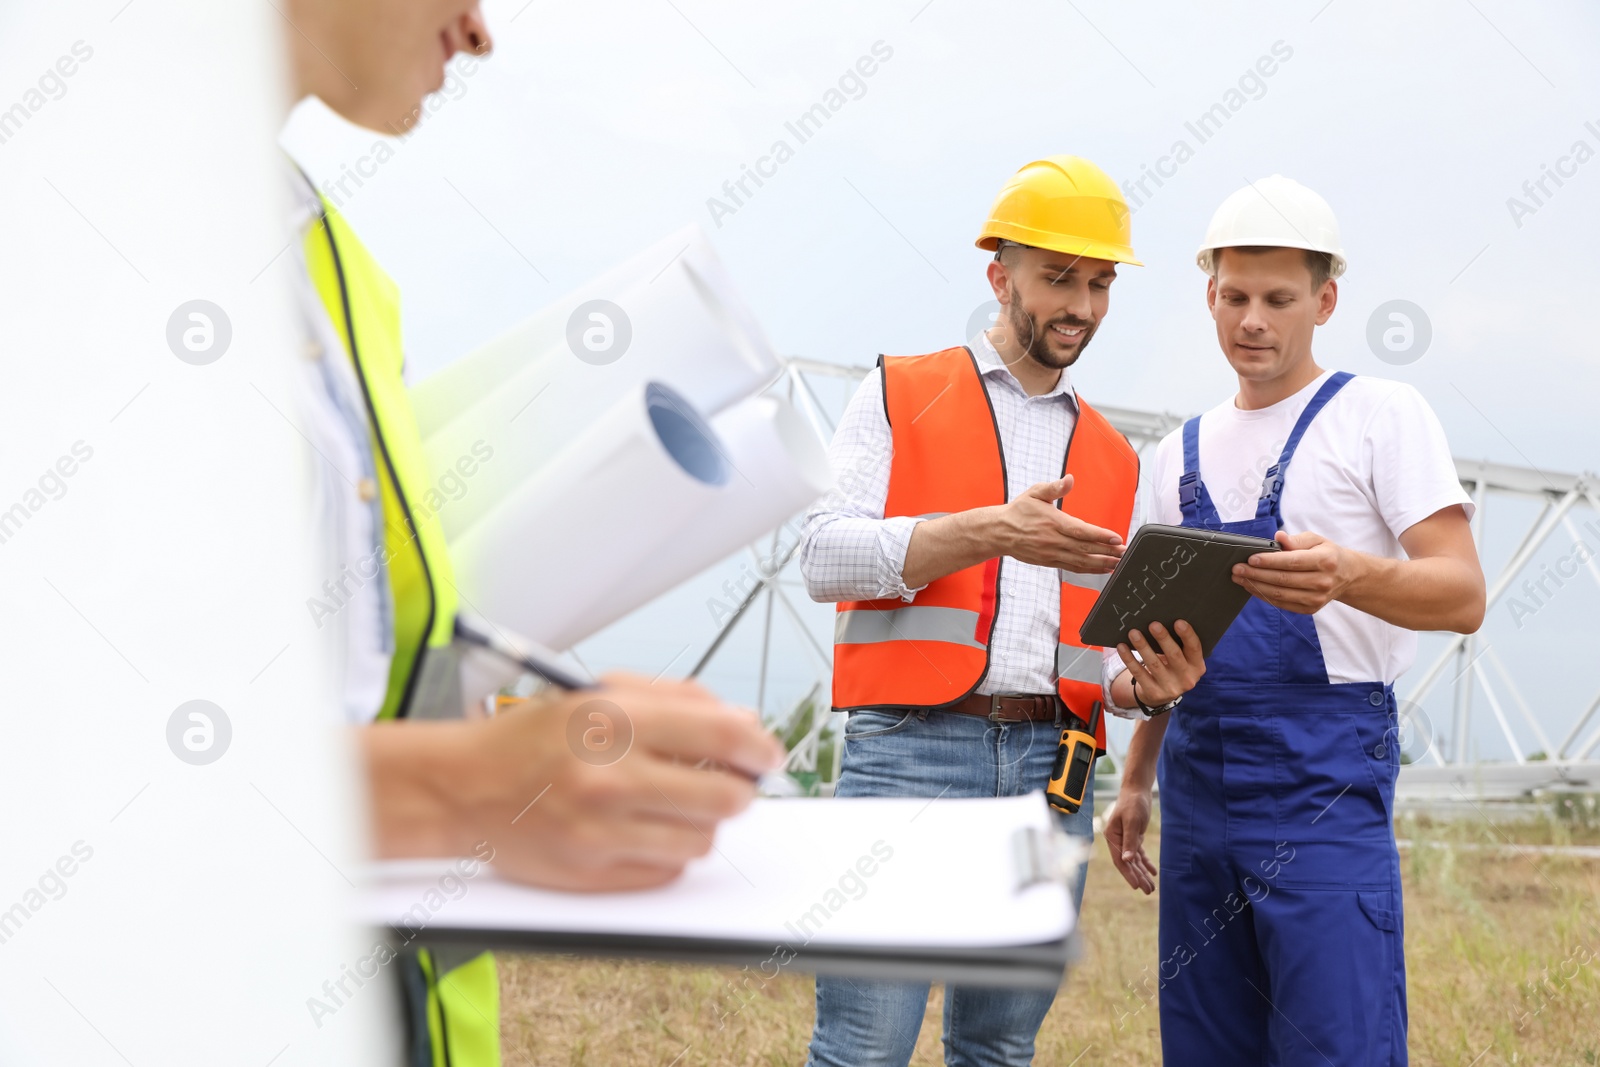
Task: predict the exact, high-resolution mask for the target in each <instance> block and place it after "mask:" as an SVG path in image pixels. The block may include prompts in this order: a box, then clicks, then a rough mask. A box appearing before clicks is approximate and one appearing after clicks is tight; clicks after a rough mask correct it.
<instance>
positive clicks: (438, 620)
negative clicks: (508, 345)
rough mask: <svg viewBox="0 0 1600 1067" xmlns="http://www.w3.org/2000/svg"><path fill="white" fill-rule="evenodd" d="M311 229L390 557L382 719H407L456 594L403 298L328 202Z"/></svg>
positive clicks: (310, 245) (316, 271)
mask: <svg viewBox="0 0 1600 1067" xmlns="http://www.w3.org/2000/svg"><path fill="white" fill-rule="evenodd" d="M322 207H323V218H322V221H321V222H318V223H316V224H314V225H312V227H311V228H310V229H309V230H308V231H307V233H306V239H305V253H306V267H307V269H308V270H309V271H310V274H311V281H312V284H314V285H315V286H316V289H317V293H318V295H319V296H321V297H322V303H323V306H324V307H326V308H327V311H328V317H329V319H330V320H332V322H333V326H334V329H335V330H336V331H338V334H339V336H340V337H342V338H344V342H345V347H346V348H347V349H348V350H349V356H350V359H351V361H352V362H353V363H354V364H355V368H356V376H357V377H358V378H359V379H360V380H361V391H362V394H363V398H364V400H365V402H366V406H367V421H368V423H369V427H368V428H369V430H370V431H371V435H372V453H373V460H374V464H373V465H374V466H375V467H376V468H377V470H378V489H379V492H380V493H381V494H382V497H383V540H384V555H385V557H386V558H387V560H388V571H389V586H390V588H391V590H392V591H393V593H394V657H393V659H392V660H391V661H390V664H389V689H388V692H387V693H385V694H384V698H383V708H382V710H381V711H380V712H379V713H378V717H379V718H380V719H392V718H395V717H396V716H404V715H405V714H406V713H407V711H408V710H409V708H410V704H411V699H412V695H413V693H414V692H415V691H416V687H417V682H418V679H419V677H420V675H421V673H422V660H423V656H422V650H423V648H424V646H425V645H434V646H441V645H448V644H450V641H451V639H452V637H453V635H454V633H455V620H456V587H455V577H454V575H453V573H452V572H451V570H450V557H449V555H448V554H447V552H446V549H445V540H444V529H443V527H441V526H440V525H439V517H438V515H437V514H435V513H433V512H432V511H430V510H427V509H426V508H423V509H418V508H416V507H415V506H414V503H413V502H414V501H417V500H418V499H420V496H421V494H422V493H424V492H425V491H426V488H427V486H428V484H429V479H428V467H427V459H426V457H424V455H423V453H422V435H421V434H420V433H419V432H418V431H417V420H416V416H415V415H414V414H413V412H412V410H411V399H410V397H409V396H408V395H407V393H406V385H405V379H404V378H403V377H402V375H401V368H402V364H403V362H404V358H405V356H404V349H403V348H402V346H401V340H400V292H399V290H398V289H397V288H396V286H395V284H394V281H393V280H392V279H390V277H389V275H388V274H386V273H384V270H383V268H382V267H380V266H378V263H377V261H376V260H374V259H373V258H372V256H371V255H370V254H369V253H368V252H367V250H366V248H365V247H363V246H362V244H361V242H360V241H359V240H357V239H356V235H355V233H354V231H352V230H351V229H350V226H349V224H348V223H346V222H345V221H344V219H343V218H341V217H340V216H339V215H338V213H337V212H335V211H334V210H333V208H332V207H330V206H329V205H328V203H327V201H326V200H323V202H322Z"/></svg>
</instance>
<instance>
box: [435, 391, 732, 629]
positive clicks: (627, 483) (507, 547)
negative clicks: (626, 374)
mask: <svg viewBox="0 0 1600 1067" xmlns="http://www.w3.org/2000/svg"><path fill="white" fill-rule="evenodd" d="M726 455H727V450H726V446H724V445H723V444H722V442H720V441H719V440H718V439H717V437H716V433H715V431H714V430H712V428H711V426H710V425H709V424H708V423H707V422H706V421H705V419H703V418H702V417H701V416H700V415H699V414H698V413H697V412H696V411H695V410H694V408H693V407H692V406H691V405H690V404H689V402H688V401H687V400H686V399H685V398H684V397H683V396H682V395H681V394H680V393H678V392H677V391H675V390H674V389H672V388H670V387H668V386H666V385H663V384H661V383H659V382H647V383H641V384H640V385H637V386H635V387H634V388H632V389H631V390H629V391H628V392H627V393H626V394H625V395H624V396H623V397H622V398H621V399H620V400H619V401H617V402H616V403H614V404H612V405H611V407H610V408H609V409H608V410H607V411H605V412H604V414H603V415H602V416H601V417H600V418H599V419H598V420H596V421H595V422H594V423H593V424H592V425H591V426H590V427H589V428H588V429H587V430H585V431H584V432H582V433H581V434H579V435H577V436H576V437H575V438H574V439H573V440H572V441H571V442H570V443H569V444H568V446H567V447H566V448H565V449H564V450H562V452H561V454H560V455H559V456H558V457H556V458H555V459H554V460H552V461H551V462H549V463H546V464H544V465H543V467H542V468H541V469H540V470H539V471H538V473H537V474H535V475H534V476H532V477H531V478H528V479H527V480H525V481H523V482H522V483H521V484H520V485H518V486H516V487H515V489H514V490H513V491H512V492H511V493H510V494H509V495H507V496H506V497H505V498H504V499H503V500H501V501H499V502H498V503H497V504H496V505H495V506H494V507H493V508H492V509H490V511H489V512H488V513H487V514H486V515H485V516H484V518H483V521H481V522H479V523H477V524H475V525H474V526H473V527H472V528H471V529H470V530H468V531H467V532H466V533H465V534H464V535H463V536H462V537H461V538H460V539H459V540H457V541H455V542H453V543H452V545H451V551H452V554H453V556H454V558H455V568H456V572H457V583H458V586H459V588H460V591H461V600H462V605H463V607H464V608H466V609H467V610H469V611H472V612H474V613H476V614H478V615H482V616H484V617H486V618H488V619H491V620H493V621H494V622H495V623H497V624H499V625H502V626H505V627H507V628H509V629H511V630H513V631H515V632H517V633H521V634H525V635H526V636H528V637H529V638H532V639H533V640H535V641H538V642H541V643H543V644H546V645H550V646H552V647H555V648H564V647H567V646H566V645H563V644H561V643H560V642H559V641H557V640H554V639H553V638H555V637H558V636H560V635H561V634H562V633H563V632H564V630H563V628H564V627H565V626H567V625H569V623H570V620H571V619H572V618H573V616H574V615H576V614H577V613H578V612H580V611H581V610H584V609H585V608H586V607H587V606H588V605H589V604H591V603H592V602H593V601H594V600H595V598H596V597H597V596H598V595H601V594H604V593H607V592H609V591H610V590H611V589H612V588H613V586H615V585H616V584H617V581H618V576H619V575H624V574H633V573H636V572H639V571H642V570H645V569H647V568H649V567H651V566H656V565H660V564H662V563H663V562H668V561H663V560H661V559H660V557H661V555H662V554H663V553H667V552H670V551H671V550H672V548H673V546H674V544H675V537H674V535H675V533H676V532H677V531H678V530H680V529H682V528H683V527H684V526H685V525H687V524H688V523H689V521H690V520H691V519H692V517H693V516H694V515H695V514H696V513H697V512H701V511H705V510H707V509H709V508H711V507H712V506H714V505H715V504H717V503H719V502H720V498H721V497H722V496H723V495H725V493H726V492H727V486H728V482H729V479H730V477H731V476H732V474H733V471H732V467H731V466H730V464H729V462H728V460H727V459H726V458H725V457H726Z"/></svg>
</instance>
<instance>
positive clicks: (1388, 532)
mask: <svg viewBox="0 0 1600 1067" xmlns="http://www.w3.org/2000/svg"><path fill="white" fill-rule="evenodd" d="M1332 373H1333V372H1332V371H1326V372H1324V373H1323V374H1322V375H1320V376H1319V377H1318V378H1317V380H1316V381H1314V382H1312V383H1311V384H1310V385H1308V386H1306V387H1305V388H1304V389H1302V390H1300V391H1299V392H1298V393H1295V394H1294V395H1293V396H1291V397H1289V398H1288V399H1286V400H1281V401H1279V402H1278V403H1276V404H1273V405H1272V406H1271V407H1266V408H1261V409H1259V410H1256V411H1242V410H1240V409H1239V408H1236V407H1234V402H1233V400H1232V399H1229V400H1228V401H1227V402H1226V403H1223V404H1220V405H1218V406H1217V407H1215V408H1212V409H1211V410H1210V411H1208V412H1206V413H1205V415H1204V416H1202V417H1201V419H1200V480H1201V481H1202V482H1204V483H1205V485H1206V488H1207V489H1208V490H1209V491H1210V493H1211V501H1212V503H1213V504H1214V505H1215V506H1216V509H1217V514H1218V516H1219V517H1220V518H1221V519H1222V521H1223V522H1239V521H1242V520H1245V519H1252V518H1254V517H1255V513H1256V501H1257V500H1258V499H1259V498H1260V496H1261V483H1262V479H1263V476H1264V475H1265V474H1266V470H1267V468H1268V467H1270V466H1272V464H1274V463H1276V462H1277V460H1278V456H1279V454H1280V453H1281V452H1282V451H1283V446H1284V442H1285V441H1287V440H1288V439H1289V434H1290V432H1291V431H1292V430H1293V429H1294V424H1295V421H1296V420H1297V419H1298V418H1299V417H1300V413H1301V412H1302V411H1304V410H1305V406H1306V404H1308V403H1310V401H1311V398H1312V397H1313V396H1315V395H1316V392H1317V390H1318V389H1320V388H1321V387H1322V383H1323V382H1325V381H1326V380H1327V379H1328V376H1329V375H1330V374H1332ZM1182 475H1183V429H1182V427H1179V428H1178V429H1176V430H1174V431H1173V432H1172V433H1169V434H1168V435H1167V436H1166V437H1164V438H1163V439H1162V441H1161V443H1160V444H1159V445H1157V446H1156V454H1155V462H1154V464H1152V469H1151V478H1152V479H1153V481H1154V491H1153V492H1152V493H1151V512H1150V514H1148V515H1147V516H1146V518H1147V519H1148V521H1150V522H1158V523H1166V524H1168V525H1172V526H1177V525H1179V524H1181V523H1182V521H1183V513H1182V510H1181V509H1180V508H1179V506H1178V479H1179V478H1180V477H1181V476H1182ZM1452 504H1461V505H1464V506H1465V507H1466V509H1467V515H1468V517H1469V518H1470V517H1471V515H1472V511H1473V507H1472V502H1471V498H1470V497H1469V496H1468V495H1467V493H1466V490H1465V489H1463V488H1462V487H1461V482H1460V481H1459V480H1458V479H1457V477H1456V467H1455V461H1454V460H1452V459H1451V457H1450V446H1449V443H1448V442H1447V441H1446V440H1445V436H1444V429H1443V428H1442V427H1441V426H1440V425H1439V420H1438V418H1437V417H1436V416H1435V415H1434V413H1433V409H1432V408H1430V407H1429V406H1428V402H1427V401H1426V400H1424V399H1422V395H1421V394H1420V393H1418V392H1417V391H1416V390H1415V389H1413V388H1412V387H1411V386H1409V385H1406V384H1405V383H1403V382H1391V381H1387V380H1385V379H1383V378H1368V377H1366V376H1364V375H1362V376H1358V377H1356V378H1353V379H1351V380H1350V381H1348V382H1346V383H1345V386H1344V388H1342V389H1340V390H1339V392H1338V393H1337V394H1335V395H1334V397H1333V399H1332V400H1330V401H1328V404H1327V406H1325V407H1324V408H1323V409H1322V410H1321V411H1320V412H1318V414H1317V416H1316V418H1315V419H1313V420H1312V422H1311V426H1310V428H1309V429H1307V430H1306V433H1305V436H1304V437H1302V438H1301V439H1300V446H1299V448H1298V449H1296V450H1295V454H1294V459H1293V460H1292V461H1291V462H1290V464H1289V469H1288V472H1287V473H1286V474H1285V480H1284V488H1283V498H1282V501H1281V510H1282V514H1283V528H1284V529H1285V530H1286V531H1288V532H1289V533H1305V532H1308V531H1309V532H1311V533H1318V534H1321V535H1322V536H1323V537H1326V538H1328V539H1329V540H1330V541H1334V542H1337V543H1338V544H1340V545H1342V546H1344V547H1345V548H1353V549H1356V550H1357V551H1361V552H1367V553H1370V554H1372V555H1375V556H1388V557H1390V558H1393V559H1404V558H1405V552H1404V550H1402V549H1401V547H1400V541H1399V537H1400V535H1401V534H1402V533H1404V532H1405V531H1406V530H1407V529H1409V528H1410V527H1411V526H1413V525H1415V524H1416V523H1418V522H1420V521H1421V520H1423V519H1425V518H1427V517H1428V516H1430V515H1432V514H1433V513H1434V512H1436V511H1439V510H1440V509H1442V508H1447V507H1449V506H1451V505H1452ZM1313 619H1314V620H1315V623H1316V627H1317V639H1318V641H1319V642H1320V643H1321V645H1322V655H1323V660H1324V662H1325V663H1326V664H1327V668H1328V681H1330V682H1370V681H1377V680H1380V679H1381V680H1382V681H1384V682H1393V681H1394V680H1395V679H1396V678H1398V677H1399V676H1400V675H1401V674H1402V673H1403V672H1404V671H1405V670H1406V668H1408V667H1410V666H1411V663H1412V661H1413V660H1414V659H1416V654H1417V635H1416V634H1415V633H1414V632H1413V631H1410V630H1404V629H1401V628H1400V627H1398V626H1393V625H1390V624H1389V623H1386V622H1384V621H1382V620H1381V619H1378V618H1376V617H1374V616H1372V615H1368V614H1367V613H1366V612H1364V611H1358V610H1357V609H1355V608H1352V607H1350V606H1348V605H1346V604H1340V603H1337V602H1335V603H1331V604H1329V605H1327V606H1326V607H1324V608H1323V609H1322V610H1321V611H1319V612H1317V613H1316V615H1314V616H1313Z"/></svg>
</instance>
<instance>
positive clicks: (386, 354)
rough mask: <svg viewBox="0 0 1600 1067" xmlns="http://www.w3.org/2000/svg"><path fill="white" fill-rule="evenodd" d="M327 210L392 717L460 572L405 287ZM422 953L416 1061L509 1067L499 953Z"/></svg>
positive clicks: (444, 637)
mask: <svg viewBox="0 0 1600 1067" xmlns="http://www.w3.org/2000/svg"><path fill="white" fill-rule="evenodd" d="M322 210H323V216H322V219H321V220H320V221H319V222H317V223H316V224H314V225H313V226H312V227H311V228H310V229H309V230H308V231H307V233H306V238H305V257H306V267H307V270H308V271H309V272H310V275H311V281H312V284H313V285H315V286H316V290H317V295H318V296H320V297H321V298H322V304H323V306H324V308H326V309H327V312H328V317H329V319H330V320H331V321H332V322H333V326H334V329H335V330H336V331H338V333H339V336H341V337H342V338H344V343H345V348H346V349H347V355H349V357H350V360H351V362H352V363H353V364H354V365H355V370H356V377H357V378H358V379H359V380H360V382H361V392H362V396H363V399H364V401H365V403H366V407H367V421H368V423H369V426H368V429H369V431H370V432H371V437H372V442H371V443H372V451H373V459H374V466H375V467H376V468H377V470H378V487H379V492H380V493H381V494H382V497H383V526H384V555H385V557H386V558H387V561H388V572H389V586H390V590H391V591H392V593H393V601H394V630H395V632H394V657H393V659H392V660H391V662H390V666H389V688H388V692H387V693H386V694H385V695H384V700H383V708H382V710H381V711H380V712H379V718H384V719H392V718H395V717H396V716H403V715H404V714H405V713H406V711H407V710H408V708H409V705H410V703H411V700H412V697H413V694H414V693H415V691H416V687H417V681H418V677H419V675H420V674H421V670H422V663H423V658H424V657H423V652H424V649H425V647H427V646H444V645H448V644H450V642H451V639H452V637H453V635H454V632H455V617H456V593H455V584H454V576H453V574H452V573H451V570H450V557H449V555H448V553H447V551H446V547H445V539H444V530H443V528H442V527H441V526H440V525H439V519H438V516H437V515H435V514H434V513H432V512H429V511H425V510H418V509H415V508H413V507H412V504H411V502H412V501H413V500H415V499H417V498H418V496H419V494H420V493H421V492H422V491H423V490H424V489H425V487H426V486H427V485H428V484H429V479H428V468H427V461H426V458H425V457H424V456H423V452H422V435H421V434H420V433H419V432H418V431H417V422H416V417H415V415H414V414H413V412H412V410H411V400H410V397H409V396H408V395H407V393H406V386H405V380H404V378H403V376H402V374H401V370H402V365H403V362H404V350H403V348H402V346H401V337H400V293H399V290H398V289H397V288H396V286H395V284H394V281H393V280H392V279H391V278H390V277H389V275H388V274H386V273H385V272H384V270H383V268H382V267H380V266H378V263H377V261H376V260H374V259H373V258H372V256H371V254H369V253H368V252H367V250H366V248H365V247H364V246H363V245H362V244H361V242H360V240H358V239H357V238H356V235H355V233H354V231H352V230H351V229H350V227H349V225H348V224H347V223H346V222H345V221H344V220H343V219H342V218H341V217H340V216H339V215H338V213H337V212H335V211H334V209H333V208H332V207H331V206H330V205H329V204H328V203H327V201H326V200H323V201H322ZM416 962H417V963H418V964H419V965H420V967H421V970H422V973H423V975H424V976H425V978H426V985H427V1002H426V1006H425V1007H424V1008H423V1012H424V1013H425V1017H426V1022H427V1031H428V1045H429V1046H430V1047H429V1048H428V1049H426V1050H420V1049H412V1050H411V1052H412V1062H430V1063H431V1064H433V1065H435V1067H500V980H499V974H498V968H497V967H496V964H495V959H494V956H493V955H492V954H490V953H487V952H484V953H480V954H478V955H476V956H472V957H471V958H469V959H466V960H465V961H464V962H461V963H459V964H458V965H456V966H451V967H443V966H440V961H439V960H438V959H437V958H436V953H435V952H433V951H432V950H430V949H427V948H420V947H419V948H418V949H417V952H416ZM423 1057H431V1059H424V1058H423Z"/></svg>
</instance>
